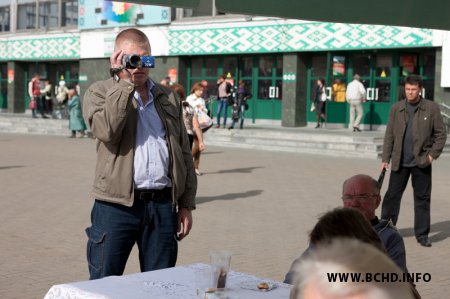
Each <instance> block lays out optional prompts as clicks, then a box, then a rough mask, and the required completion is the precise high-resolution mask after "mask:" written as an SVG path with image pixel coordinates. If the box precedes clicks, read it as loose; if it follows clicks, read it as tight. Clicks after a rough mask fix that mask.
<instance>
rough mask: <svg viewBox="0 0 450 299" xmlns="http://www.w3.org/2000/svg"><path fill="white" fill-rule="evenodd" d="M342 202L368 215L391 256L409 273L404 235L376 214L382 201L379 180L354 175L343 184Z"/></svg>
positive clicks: (347, 206)
mask: <svg viewBox="0 0 450 299" xmlns="http://www.w3.org/2000/svg"><path fill="white" fill-rule="evenodd" d="M342 202H343V205H344V207H346V208H355V209H357V210H359V211H361V213H363V214H364V215H365V216H366V218H367V219H368V220H369V221H370V223H372V227H373V229H374V230H375V231H376V232H377V234H378V236H379V237H380V239H381V242H383V245H384V247H385V248H386V251H387V253H388V255H389V257H390V258H391V259H392V260H393V261H394V263H396V264H397V266H399V267H400V269H402V270H403V272H405V273H407V272H408V269H407V267H406V250H405V243H404V242H403V238H402V236H400V234H399V232H398V231H397V229H396V228H395V226H394V225H393V224H392V222H391V221H388V220H379V219H378V217H377V216H376V215H375V210H376V209H377V208H378V207H379V205H380V202H381V196H380V186H379V185H378V182H377V181H376V180H375V179H373V178H372V177H370V176H368V175H364V174H358V175H355V176H352V177H351V178H349V179H347V180H346V181H345V182H344V184H343V188H342Z"/></svg>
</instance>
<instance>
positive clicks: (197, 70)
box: [191, 57, 203, 77]
mask: <svg viewBox="0 0 450 299" xmlns="http://www.w3.org/2000/svg"><path fill="white" fill-rule="evenodd" d="M202 64H203V58H202V57H197V58H192V60H191V76H192V77H201V75H202Z"/></svg>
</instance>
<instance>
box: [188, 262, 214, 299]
mask: <svg viewBox="0 0 450 299" xmlns="http://www.w3.org/2000/svg"><path fill="white" fill-rule="evenodd" d="M219 273H220V272H219V270H218V269H217V268H215V267H210V266H208V267H206V268H204V269H197V270H195V272H194V280H195V288H196V293H197V296H198V297H200V298H205V297H206V296H205V294H206V293H210V292H214V291H215V290H216V289H217V280H218V276H219Z"/></svg>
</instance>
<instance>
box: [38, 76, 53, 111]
mask: <svg viewBox="0 0 450 299" xmlns="http://www.w3.org/2000/svg"><path fill="white" fill-rule="evenodd" d="M44 84H45V85H44V88H43V89H41V90H40V92H41V96H42V98H41V100H42V103H43V104H44V105H43V106H44V113H47V114H51V113H52V84H51V83H50V80H48V79H47V80H45V82H44Z"/></svg>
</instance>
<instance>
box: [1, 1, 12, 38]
mask: <svg viewBox="0 0 450 299" xmlns="http://www.w3.org/2000/svg"><path fill="white" fill-rule="evenodd" d="M9 22H10V13H9V6H8V7H0V32H7V31H9V30H10V28H9Z"/></svg>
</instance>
